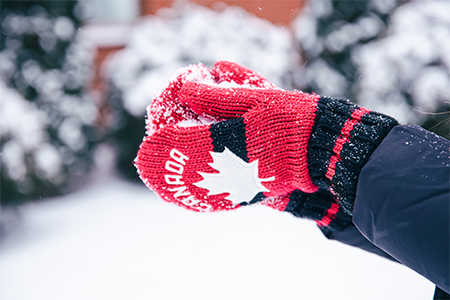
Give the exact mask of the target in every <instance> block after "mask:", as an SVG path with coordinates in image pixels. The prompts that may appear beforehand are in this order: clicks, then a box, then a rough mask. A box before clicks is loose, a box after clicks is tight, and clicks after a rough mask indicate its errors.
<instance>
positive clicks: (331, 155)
mask: <svg viewBox="0 0 450 300" xmlns="http://www.w3.org/2000/svg"><path fill="white" fill-rule="evenodd" d="M230 82H231V81H230ZM177 96H178V101H180V102H181V103H182V105H184V106H185V107H189V109H190V110H192V111H193V112H194V113H195V114H197V115H198V116H202V117H206V118H208V119H210V120H216V121H217V120H225V121H220V122H214V123H212V124H208V125H197V126H190V127H182V126H179V125H180V124H179V123H178V125H167V126H165V127H162V128H161V129H159V130H157V131H155V132H153V133H152V134H151V135H149V136H147V137H146V138H145V139H144V141H143V143H142V144H141V147H140V150H139V153H138V156H137V158H136V161H135V163H136V166H137V168H138V172H139V174H140V176H141V178H142V180H143V181H144V182H145V183H146V185H147V186H148V187H149V188H151V189H152V190H154V191H155V192H156V193H157V194H158V195H159V196H160V197H162V198H163V199H165V200H167V201H169V202H174V203H176V204H178V205H181V206H184V207H187V208H189V209H192V210H196V211H217V210H229V209H234V208H237V207H239V206H241V205H245V204H251V203H254V202H258V201H261V200H264V199H266V198H270V199H287V201H284V203H286V204H287V205H286V206H285V207H284V208H285V210H286V211H290V212H292V213H294V214H296V215H301V216H303V217H309V218H312V219H314V220H316V221H317V222H318V223H319V225H322V226H325V227H329V228H332V229H333V228H342V227H344V226H345V225H346V224H348V223H349V222H350V221H351V214H352V210H353V202H354V198H355V193H356V183H357V179H358V175H359V172H360V170H361V169H362V167H363V166H364V164H365V163H366V161H367V160H368V157H369V155H370V154H371V153H372V152H373V151H374V149H375V148H376V147H377V145H378V144H379V143H380V142H381V140H382V139H383V138H384V136H385V135H386V134H387V133H388V132H389V130H390V129H391V128H392V127H393V126H395V125H396V124H397V123H396V121H395V120H393V119H392V118H390V117H387V116H384V115H381V114H378V113H375V112H372V111H369V110H367V109H364V108H361V107H358V106H357V105H355V104H352V103H350V102H348V101H345V100H336V99H331V98H327V97H320V96H318V95H310V94H305V93H302V92H298V91H283V90H280V89H275V88H262V87H254V86H245V87H242V86H235V85H233V86H232V87H229V86H219V85H211V84H204V83H201V82H195V81H189V80H187V81H185V82H184V83H183V84H182V86H181V87H180V88H179V90H178V95H177ZM319 188H320V189H321V191H319ZM323 191H328V192H323ZM330 192H331V193H330ZM305 193H308V194H309V195H308V194H305Z"/></svg>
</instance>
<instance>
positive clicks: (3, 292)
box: [0, 0, 450, 300]
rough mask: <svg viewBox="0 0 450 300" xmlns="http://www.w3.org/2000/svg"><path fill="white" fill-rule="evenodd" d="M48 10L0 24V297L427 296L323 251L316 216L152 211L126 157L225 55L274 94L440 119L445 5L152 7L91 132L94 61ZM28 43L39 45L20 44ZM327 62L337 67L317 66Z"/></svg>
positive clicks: (383, 268)
mask: <svg viewBox="0 0 450 300" xmlns="http://www.w3.org/2000/svg"><path fill="white" fill-rule="evenodd" d="M35 2H36V3H37V2H39V1H35ZM58 2H59V1H58V0H52V1H40V3H41V4H42V5H43V7H44V9H34V10H27V11H26V13H24V14H21V13H18V12H16V13H14V14H12V15H10V16H9V18H8V16H7V15H6V14H3V15H2V26H3V27H2V30H3V32H6V33H7V35H8V39H3V40H2V42H3V44H2V49H1V50H0V62H1V64H0V71H1V72H0V75H1V78H0V91H1V94H2V96H3V97H2V99H1V100H2V101H1V102H0V126H1V132H0V138H1V146H2V150H1V152H2V156H1V163H2V168H1V171H2V182H3V179H5V180H8V181H7V184H3V186H2V188H3V191H2V197H3V192H4V191H5V190H6V189H5V186H8V187H13V188H14V193H13V192H11V193H9V194H8V197H11V198H10V199H8V201H9V203H12V204H13V205H12V207H8V209H5V198H3V199H2V203H1V205H2V207H1V210H0V218H1V219H0V221H1V222H0V227H1V228H0V229H1V230H0V242H1V244H0V299H2V300H3V299H4V300H40V299H42V300H53V299H55V300H56V299H58V300H59V299H74V300H84V299H137V300H139V299H312V300H316V299H317V300H321V299H330V298H334V299H346V300H352V299H358V300H359V299H387V300H390V299H392V300H397V299H412V300H415V299H417V300H419V299H420V300H422V299H431V298H432V295H433V291H434V287H433V285H432V284H431V283H430V282H428V281H427V280H426V279H424V278H423V277H421V276H420V275H417V274H415V273H414V272H413V271H411V270H409V269H407V268H406V267H403V266H401V265H400V264H397V263H393V262H391V261H388V260H386V259H384V258H381V257H378V256H376V255H373V254H370V253H366V252H364V251H361V250H359V249H356V248H352V247H349V246H346V245H343V244H340V243H337V242H333V241H328V240H327V239H326V238H325V237H324V236H323V235H322V234H321V232H320V231H319V229H318V228H317V227H316V226H315V224H314V222H310V221H305V220H301V219H297V218H295V217H293V216H291V215H289V214H287V213H281V212H277V211H274V210H271V209H270V208H267V207H263V206H249V207H244V208H241V209H239V210H237V211H233V212H223V213H216V214H199V213H193V212H189V211H185V210H183V209H181V208H178V207H175V206H173V205H170V204H167V203H165V202H163V201H161V200H159V199H157V197H156V196H155V195H154V194H153V193H152V192H151V191H149V190H148V189H146V188H145V187H144V186H143V185H142V184H141V183H140V181H139V179H138V178H137V175H136V172H135V170H134V168H133V167H132V164H131V161H132V159H133V158H134V155H135V153H136V149H137V146H138V143H139V142H140V140H141V139H142V135H143V134H144V114H145V106H146V105H147V104H149V103H150V101H151V97H152V95H153V94H154V93H155V92H156V91H157V90H158V89H159V88H160V87H161V84H163V83H164V82H165V79H166V78H167V77H168V76H169V74H170V73H171V72H172V71H173V70H174V69H176V68H178V67H181V66H185V65H187V64H189V63H198V62H202V63H204V64H206V65H207V66H211V65H212V64H213V63H214V62H215V61H216V60H218V59H229V60H233V61H236V62H238V63H241V64H244V65H246V66H248V67H250V68H253V69H255V70H258V71H260V72H261V73H263V74H264V75H265V76H266V77H268V78H269V79H270V80H271V81H273V82H274V83H276V84H278V85H280V86H282V87H284V88H286V89H292V88H293V87H294V86H295V87H301V88H302V89H306V90H307V89H311V90H315V91H317V92H320V93H323V94H327V95H332V96H336V97H349V98H352V99H355V100H357V101H360V102H361V103H363V104H364V105H366V106H369V107H370V106H371V107H372V108H376V109H378V110H381V111H383V112H385V113H388V114H393V115H394V116H396V117H398V118H403V119H404V120H405V121H407V122H421V121H423V114H422V113H418V112H416V111H414V110H412V109H411V106H416V107H417V109H420V110H427V111H432V112H434V111H439V110H440V111H441V112H444V113H446V114H447V115H448V101H449V94H450V91H449V90H448V87H449V86H450V75H449V74H450V72H449V69H450V67H449V66H450V65H449V64H450V59H449V53H450V50H449V51H447V50H448V49H450V48H449V47H450V30H449V28H450V26H449V21H450V19H449V18H448V16H446V15H445V14H444V12H445V11H446V10H448V9H447V7H448V5H449V2H448V1H445V0H432V1H431V0H430V1H424V0H413V1H410V3H407V4H404V5H401V4H403V3H404V2H405V1H400V0H395V1H394V0H393V1H384V0H360V1H357V3H358V5H357V6H355V5H353V4H355V3H352V1H335V0H314V1H311V2H310V6H307V7H306V8H305V10H304V12H303V14H301V15H300V16H299V18H298V19H297V20H296V21H295V22H294V23H293V24H292V26H291V27H292V33H289V32H288V30H287V28H280V27H276V26H274V25H273V24H270V23H268V22H267V21H263V20H260V19H257V18H256V17H254V16H252V15H250V14H248V13H246V12H245V11H243V10H241V9H237V8H230V7H226V6H223V5H219V9H218V11H211V10H208V9H206V8H203V7H200V6H197V5H187V6H185V5H184V4H183V5H181V4H180V5H178V6H175V7H174V8H173V9H166V10H163V11H161V12H160V14H159V15H158V16H154V17H146V18H143V19H140V20H139V21H136V22H135V23H134V24H133V26H132V27H133V28H132V30H131V34H130V35H129V40H128V43H127V44H126V45H125V46H126V47H125V49H124V50H122V51H120V52H118V53H117V54H116V55H114V56H112V57H110V60H109V61H108V63H107V64H106V67H105V68H104V69H103V76H104V79H105V81H106V82H107V83H108V87H109V91H108V103H107V104H108V105H109V109H110V110H109V111H108V112H109V115H107V116H106V118H107V121H109V128H107V130H106V131H107V132H106V134H105V135H103V136H102V135H101V134H100V133H97V134H99V136H97V135H93V134H92V133H91V134H89V132H90V131H91V130H93V129H95V126H96V124H97V123H96V122H97V120H96V113H97V108H96V105H94V104H98V103H94V102H92V99H90V97H89V95H88V94H87V93H86V89H87V85H88V81H89V79H90V76H92V63H91V60H92V56H93V53H92V52H90V51H92V50H89V47H88V46H87V45H84V43H83V41H81V40H80V39H79V36H78V34H77V33H78V32H79V31H78V30H76V29H77V27H78V26H79V20H78V17H76V16H74V15H72V12H79V13H80V11H81V9H80V6H75V8H76V9H73V10H67V11H66V16H65V17H61V16H58V15H56V16H54V15H51V14H50V13H52V14H53V13H54V12H55V11H57V10H55V8H54V7H53V6H52V5H56V6H58ZM85 2H86V1H85ZM87 2H89V1H87ZM11 3H12V2H11ZM23 3H24V2H23ZM61 3H62V2H61ZM67 3H69V2H67ZM72 4H73V3H72ZM72 4H71V5H72ZM46 5H49V7H47V6H46ZM345 5H347V6H345ZM397 6H398V8H397ZM52 7H53V8H52ZM349 7H350V8H353V10H352V9H350V10H349V9H348V8H349ZM4 12H5V10H3V13H4ZM32 13H33V14H37V15H36V16H34V15H27V14H32ZM347 13H350V14H355V15H357V16H359V17H358V18H354V17H353V18H349V16H348V15H346V14H347ZM49 14H50V15H49ZM359 14H361V15H359ZM36 18H37V19H36ZM346 18H349V19H348V20H347V19H346ZM411 19H413V20H416V21H417V22H415V23H414V22H413V23H412V24H410V23H408V22H409V21H410V20H411ZM5 20H6V21H5ZM36 20H37V21H36ZM19 21H20V22H19ZM24 24H25V25H24ZM27 24H28V25H27ZM39 24H44V25H45V26H47V27H45V28H47V29H48V30H43V29H42V28H41V26H40V25H39ZM70 24H72V25H70ZM336 24H340V25H339V26H337V25H336ZM423 24H426V25H423ZM320 26H324V27H320ZM304 28H308V29H310V30H304ZM50 29H52V30H50ZM63 29H64V30H63ZM64 33H65V34H64ZM30 37H32V39H31V40H33V41H37V44H36V45H37V46H36V47H38V48H39V51H37V52H36V51H35V49H34V48H33V47H29V44H27V43H25V41H28V40H30ZM412 37H413V38H412ZM424 41H426V42H424ZM368 42H370V43H369V44H367V43H368ZM61 43H63V45H65V46H64V47H65V48H61V47H59V46H58V47H57V46H55V45H59V44H61ZM417 43H419V46H417V45H418V44H417ZM24 49H25V50H26V51H24ZM55 49H56V50H58V49H60V50H61V49H66V50H64V51H59V52H58V51H56V50H55ZM390 49H391V50H392V49H396V50H398V51H390ZM19 50H20V51H19ZM27 51H28V52H27ZM55 51H56V52H57V53H59V56H60V59H58V60H57V61H56V62H55V61H54V59H55V57H57V56H55V55H54V52H55ZM29 52H31V53H32V54H33V55H35V54H36V53H37V54H38V55H37V56H36V57H34V58H33V59H29V57H30V56H29V54H27V53H29ZM24 53H25V54H24ZM17 54H20V55H22V56H20V55H17ZM300 54H302V55H303V61H302V60H301V59H300V56H299V55H300ZM343 54H345V55H346V60H345V63H343V62H342V61H340V60H339V59H337V60H333V59H331V58H339V57H341V56H342V55H343ZM308 55H309V56H308ZM49 64H50V65H49ZM408 67H409V69H408ZM64 74H66V75H69V76H63V75H64ZM380 74H381V75H380ZM383 74H389V75H390V76H393V78H395V82H396V84H392V85H389V81H386V78H387V77H385V76H382V75H383ZM405 74H406V75H409V77H408V76H406V77H405V76H404V75H405ZM411 75H417V76H411ZM380 78H381V79H380ZM389 78H391V77H389ZM400 79H402V80H401V81H397V80H400ZM413 79H414V80H415V79H417V81H414V82H413ZM392 80H394V79H392ZM393 82H394V81H393ZM412 82H413V85H414V86H415V87H416V88H415V89H412V88H411V84H412ZM331 84H332V85H331ZM380 84H381V85H380ZM377 93H379V94H377ZM387 95H388V96H387ZM392 95H393V96H392ZM428 95H429V96H428ZM353 97H354V98H353ZM358 97H360V98H361V99H359V98H358ZM379 98H386V99H391V100H392V101H390V102H389V103H381V104H380V103H378V102H376V101H375V100H374V99H379ZM369 100H371V101H369ZM75 101H78V102H77V103H76V104H74V103H75ZM364 101H366V102H364ZM367 101H368V102H367ZM405 103H406V104H407V105H406V104H405ZM444 116H445V115H444ZM103 121H105V120H103ZM24 124H25V125H29V126H24ZM447 127H448V126H447ZM447 127H446V128H447ZM88 129H89V130H88ZM446 132H447V134H448V128H447V131H446ZM444 133H445V132H444ZM105 141H108V143H109V144H108V145H107V144H105ZM95 145H96V146H97V147H96V150H94V146H95ZM6 146H7V147H6ZM5 147H6V150H7V151H6V150H5ZM8 147H9V148H8ZM133 147H134V148H133ZM80 148H81V149H80ZM49 149H53V150H49ZM81 150H82V151H81ZM42 153H44V154H42ZM121 153H125V155H123V156H122V160H121V155H122V154H121ZM41 154H42V155H41ZM52 161H53V163H52ZM118 164H119V168H117V165H118ZM120 165H122V170H120V169H121V168H120ZM91 168H92V169H93V170H92V172H91V173H87V171H88V170H89V169H91ZM123 168H127V170H128V177H127V178H128V179H127V180H125V179H124V177H123V175H124V173H123V172H119V171H118V170H120V171H123ZM77 170H78V171H77ZM79 170H82V172H81V171H79ZM80 174H81V175H80ZM72 177H81V178H83V179H84V181H88V182H89V184H87V185H84V186H83V188H82V189H78V190H76V191H75V192H73V193H71V194H67V195H65V196H53V197H44V198H42V197H41V196H40V195H42V189H41V190H39V189H33V187H35V186H43V187H44V190H49V188H48V187H49V186H54V187H55V193H54V194H61V193H66V192H68V191H69V190H70V189H69V188H65V187H68V186H71V185H72V184H73V183H74V180H73V178H72ZM27 178H33V180H34V182H36V183H37V184H36V185H30V184H28V183H29V180H28V179H27ZM130 179H131V181H130ZM11 182H12V183H11ZM41 183H42V184H41ZM74 186H77V185H74ZM78 187H79V186H78ZM10 195H15V196H14V197H12V196H10ZM30 195H32V196H30ZM15 197H17V198H15ZM41 198H42V199H41ZM19 199H20V201H19ZM22 201H26V203H25V204H24V203H23V202H22Z"/></svg>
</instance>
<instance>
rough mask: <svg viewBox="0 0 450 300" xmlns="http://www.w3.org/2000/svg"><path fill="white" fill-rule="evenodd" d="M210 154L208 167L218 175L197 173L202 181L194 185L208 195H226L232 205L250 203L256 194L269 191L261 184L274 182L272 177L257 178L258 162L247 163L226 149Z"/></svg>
mask: <svg viewBox="0 0 450 300" xmlns="http://www.w3.org/2000/svg"><path fill="white" fill-rule="evenodd" d="M210 154H211V156H212V158H213V163H210V164H209V165H210V166H211V167H212V168H214V169H216V170H217V171H219V173H204V172H198V173H199V174H200V175H201V176H202V177H203V180H201V181H199V182H197V183H194V185H196V186H198V187H200V188H203V189H207V190H208V191H209V192H208V195H218V194H222V193H228V194H229V195H228V196H227V197H225V199H227V200H230V201H231V202H233V205H236V204H239V203H242V202H250V201H251V200H252V199H253V198H254V197H255V196H256V195H257V194H258V193H260V192H268V191H269V190H268V189H267V188H266V187H265V186H263V185H262V183H261V182H263V181H272V180H275V177H273V176H272V177H270V178H265V179H261V178H259V177H258V160H255V161H253V162H251V163H247V162H245V161H243V160H242V159H241V158H240V157H238V156H237V155H236V154H234V153H233V152H231V151H230V150H228V148H225V151H223V152H222V153H217V152H210Z"/></svg>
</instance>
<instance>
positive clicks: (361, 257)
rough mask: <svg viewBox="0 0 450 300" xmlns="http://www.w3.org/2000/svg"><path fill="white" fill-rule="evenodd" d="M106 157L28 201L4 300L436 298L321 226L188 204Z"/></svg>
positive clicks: (7, 268)
mask: <svg viewBox="0 0 450 300" xmlns="http://www.w3.org/2000/svg"><path fill="white" fill-rule="evenodd" d="M104 154H105V153H104ZM106 154H107V153H106ZM101 156H103V157H107V156H108V155H103V154H102V155H101ZM100 165H101V167H100V168H99V169H98V170H97V172H96V176H95V179H94V180H92V181H91V183H90V184H89V185H88V186H87V187H85V188H84V189H83V190H81V191H79V192H76V193H72V194H70V195H67V196H63V197H59V198H52V199H46V200H43V201H41V202H39V203H35V204H29V205H27V206H25V207H23V209H22V213H23V215H22V217H23V219H22V222H21V223H20V224H19V225H18V227H17V228H15V229H14V230H13V232H12V233H11V234H10V235H9V236H8V237H7V238H6V239H4V240H3V241H2V245H1V252H0V299H3V300H53V299H54V300H61V299H64V300H72V299H73V300H85V299H95V300H98V299H108V300H114V299H119V300H123V299H131V300H140V299H156V300H159V299H164V300H166V299H177V300H179V299H196V300H201V299H208V300H211V299H227V300H228V299H284V300H289V299H296V300H298V299H308V300H310V299H312V300H322V299H327V300H328V299H331V298H332V299H346V300H352V299H355V300H356V299H358V300H360V299H365V300H370V299H376V300H379V299H384V300H391V299H392V300H398V299H408V300H414V299H417V300H424V299H432V295H433V291H434V286H433V285H432V284H431V283H430V282H428V281H427V280H426V279H424V278H423V277H421V276H420V275H417V274H416V273H414V272H413V271H411V270H409V269H407V268H406V267H404V266H401V265H400V264H397V263H393V262H391V261H388V260H386V259H383V258H381V257H378V256H376V255H373V254H369V253H366V252H364V251H361V250H359V249H356V248H352V247H349V246H346V245H342V244H340V243H338V242H333V241H328V240H327V239H326V238H325V237H323V235H322V234H321V232H320V231H319V230H318V229H317V228H316V226H315V225H314V223H313V222H310V221H305V220H301V219H297V218H295V217H293V216H291V215H289V214H287V213H281V212H277V211H274V210H272V209H270V208H267V207H263V206H251V207H245V208H241V209H239V210H236V211H231V212H223V213H214V214H201V213H194V212H190V211H187V210H184V209H182V208H178V207H176V206H174V205H172V204H167V203H165V202H163V201H162V200H159V199H157V198H156V196H155V195H154V194H153V193H152V192H151V191H149V190H147V189H146V188H145V187H143V186H141V185H138V184H134V183H130V182H126V181H123V180H121V179H120V178H119V177H117V176H116V175H114V172H112V171H111V168H110V167H105V164H104V163H103V164H100ZM106 165H107V164H106Z"/></svg>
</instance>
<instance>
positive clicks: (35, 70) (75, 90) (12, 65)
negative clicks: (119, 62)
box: [0, 0, 97, 207]
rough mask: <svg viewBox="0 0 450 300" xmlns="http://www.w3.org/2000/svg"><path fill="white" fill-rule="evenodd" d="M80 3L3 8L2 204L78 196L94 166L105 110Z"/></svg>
mask: <svg viewBox="0 0 450 300" xmlns="http://www.w3.org/2000/svg"><path fill="white" fill-rule="evenodd" d="M82 13H83V7H82V6H80V4H79V3H78V2H77V1H60V0H46V1H22V0H17V1H3V0H2V1H1V2H0V14H1V15H0V26H1V35H2V36H1V39H0V47H1V48H0V94H1V95H2V96H1V97H2V99H1V103H0V127H1V133H0V142H1V153H2V155H1V157H0V160H1V183H0V184H1V186H0V189H1V205H2V206H3V207H5V206H15V205H18V204H21V203H23V202H24V201H27V200H33V199H38V198H41V197H46V196H52V195H57V194H61V193H65V192H68V191H70V190H71V189H72V188H73V187H74V186H75V185H76V184H77V183H79V182H81V180H82V179H83V177H85V176H86V174H87V172H88V170H89V168H90V166H91V165H92V155H93V147H94V144H95V140H96V134H95V130H94V127H95V126H94V125H95V120H96V116H97V108H96V106H95V105H94V104H93V102H92V100H91V99H90V97H89V96H88V95H87V93H86V90H87V84H88V82H89V79H90V77H91V74H92V58H93V56H92V55H93V52H92V51H91V49H90V48H89V47H88V46H87V45H85V44H83V43H82V41H80V40H79V38H78V35H77V31H78V29H79V28H80V26H81V24H82V20H81V17H80V16H81V15H82Z"/></svg>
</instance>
